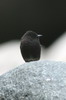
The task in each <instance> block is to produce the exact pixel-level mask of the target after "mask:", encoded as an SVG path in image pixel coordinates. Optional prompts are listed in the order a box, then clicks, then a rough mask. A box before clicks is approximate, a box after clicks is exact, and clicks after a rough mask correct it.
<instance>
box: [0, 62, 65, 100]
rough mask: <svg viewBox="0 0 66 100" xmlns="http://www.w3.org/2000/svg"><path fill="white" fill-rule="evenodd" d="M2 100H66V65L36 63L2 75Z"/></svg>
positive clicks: (60, 63) (0, 93)
mask: <svg viewBox="0 0 66 100" xmlns="http://www.w3.org/2000/svg"><path fill="white" fill-rule="evenodd" d="M0 100H66V63H65V62H56V61H35V62H30V63H25V64H23V65H21V66H19V67H17V68H15V69H13V70H11V71H9V72H7V73H6V74H3V75H1V76H0Z"/></svg>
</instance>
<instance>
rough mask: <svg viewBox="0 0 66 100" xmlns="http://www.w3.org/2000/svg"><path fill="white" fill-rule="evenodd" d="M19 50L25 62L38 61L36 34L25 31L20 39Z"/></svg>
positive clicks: (38, 46) (38, 51)
mask: <svg viewBox="0 0 66 100" xmlns="http://www.w3.org/2000/svg"><path fill="white" fill-rule="evenodd" d="M20 50H21V54H22V56H23V59H24V60H25V62H30V61H36V60H39V59H40V53H41V46H40V42H39V37H38V34H37V33H36V32H33V31H27V32H26V33H25V34H24V35H23V36H22V38H21V44H20Z"/></svg>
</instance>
